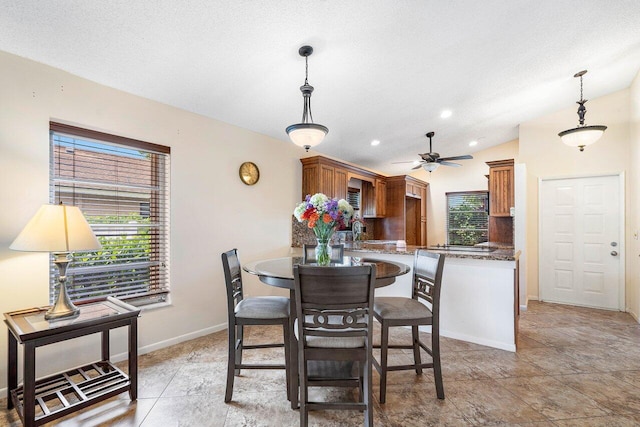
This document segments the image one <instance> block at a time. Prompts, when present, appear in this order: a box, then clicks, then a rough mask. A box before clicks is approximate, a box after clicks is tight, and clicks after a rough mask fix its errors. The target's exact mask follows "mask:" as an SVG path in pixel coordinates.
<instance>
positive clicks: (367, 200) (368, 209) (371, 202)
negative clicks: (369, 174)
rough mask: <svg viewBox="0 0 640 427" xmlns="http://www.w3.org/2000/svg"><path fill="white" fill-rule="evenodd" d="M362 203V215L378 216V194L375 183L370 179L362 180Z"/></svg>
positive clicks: (366, 216)
mask: <svg viewBox="0 0 640 427" xmlns="http://www.w3.org/2000/svg"><path fill="white" fill-rule="evenodd" d="M360 196H361V197H360V203H361V204H362V206H361V210H362V217H363V218H372V217H375V216H376V195H375V192H374V188H373V184H372V183H370V182H369V181H362V191H361V193H360Z"/></svg>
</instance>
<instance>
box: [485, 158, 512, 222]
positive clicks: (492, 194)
mask: <svg viewBox="0 0 640 427" xmlns="http://www.w3.org/2000/svg"><path fill="white" fill-rule="evenodd" d="M513 204H514V194H513V166H498V167H492V168H491V169H490V170H489V215H491V216H510V209H511V207H512V206H513Z"/></svg>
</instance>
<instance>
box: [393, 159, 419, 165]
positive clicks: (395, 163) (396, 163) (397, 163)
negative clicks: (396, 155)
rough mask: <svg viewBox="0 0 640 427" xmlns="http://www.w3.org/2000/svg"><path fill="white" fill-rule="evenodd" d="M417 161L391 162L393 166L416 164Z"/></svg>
mask: <svg viewBox="0 0 640 427" xmlns="http://www.w3.org/2000/svg"><path fill="white" fill-rule="evenodd" d="M415 162H416V160H407V161H406V162H391V164H392V165H400V164H402V163H415Z"/></svg>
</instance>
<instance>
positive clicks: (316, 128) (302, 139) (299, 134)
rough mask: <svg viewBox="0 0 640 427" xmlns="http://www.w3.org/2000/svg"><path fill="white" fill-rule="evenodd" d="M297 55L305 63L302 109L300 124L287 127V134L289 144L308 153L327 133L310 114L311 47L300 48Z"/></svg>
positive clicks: (324, 127) (301, 90) (311, 89)
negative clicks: (291, 143)
mask: <svg viewBox="0 0 640 427" xmlns="http://www.w3.org/2000/svg"><path fill="white" fill-rule="evenodd" d="M298 53H299V54H300V56H303V57H304V61H305V77H304V85H302V86H300V92H302V100H303V108H302V122H301V123H296V124H293V125H291V126H288V127H287V134H288V135H289V138H290V139H291V142H293V143H294V144H296V145H297V146H299V147H302V148H304V149H305V150H307V151H309V148H311V147H315V146H316V145H318V144H320V143H321V142H322V140H323V139H324V137H325V136H326V135H327V133H328V132H329V129H327V127H326V126H322V125H320V124H317V123H313V115H312V114H311V94H312V93H313V86H311V85H310V84H309V81H308V79H309V55H311V54H312V53H313V48H312V47H311V46H302V47H301V48H300V49H299V50H298Z"/></svg>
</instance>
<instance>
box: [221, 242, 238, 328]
mask: <svg viewBox="0 0 640 427" xmlns="http://www.w3.org/2000/svg"><path fill="white" fill-rule="evenodd" d="M222 269H223V270H224V280H225V282H226V285H227V309H228V313H229V318H231V317H232V316H233V315H234V313H235V308H236V305H238V303H240V301H242V298H243V293H242V271H241V270H242V269H241V268H240V259H239V258H238V250H237V249H231V250H230V251H227V252H224V253H223V254H222Z"/></svg>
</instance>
